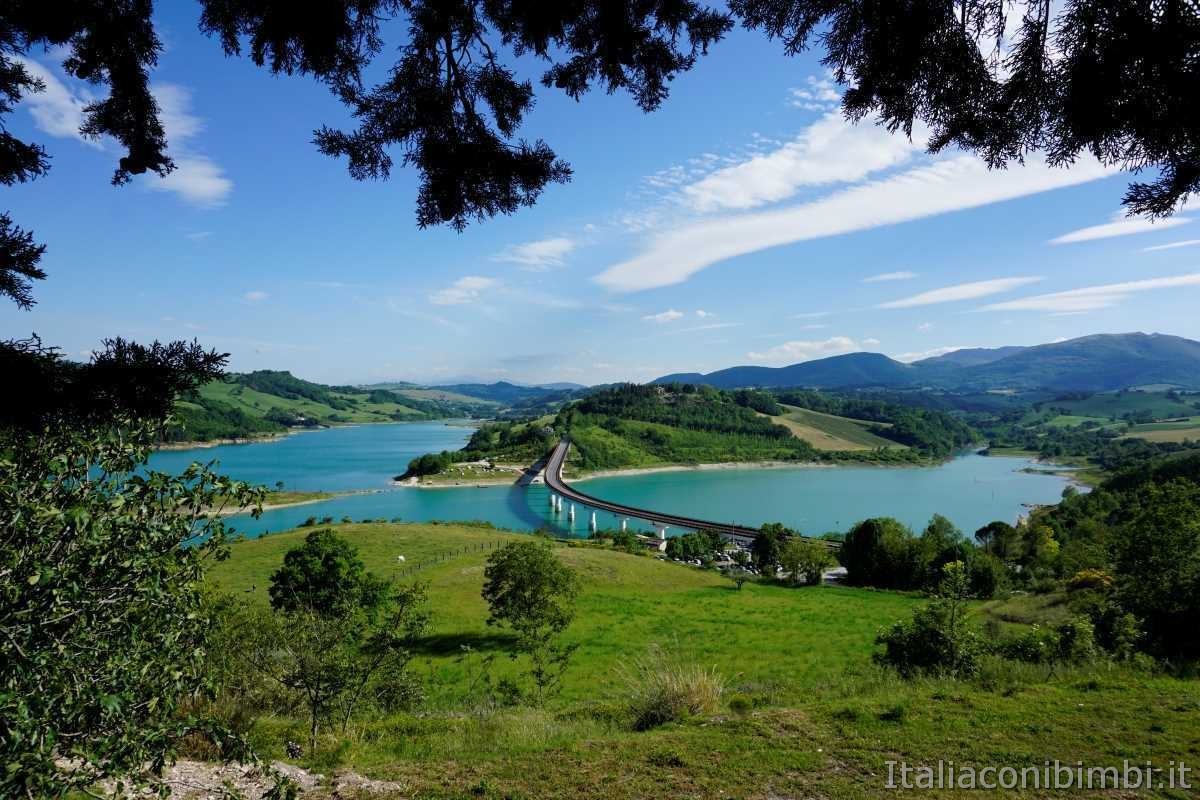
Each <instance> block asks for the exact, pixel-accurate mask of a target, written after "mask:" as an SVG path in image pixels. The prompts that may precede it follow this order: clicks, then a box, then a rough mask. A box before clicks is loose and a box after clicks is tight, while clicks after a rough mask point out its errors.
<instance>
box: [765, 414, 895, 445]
mask: <svg viewBox="0 0 1200 800" xmlns="http://www.w3.org/2000/svg"><path fill="white" fill-rule="evenodd" d="M784 408H785V409H787V413H786V414H784V415H783V416H779V417H771V421H772V422H774V423H775V424H776V425H782V426H784V427H786V428H787V429H788V430H790V431H791V432H792V433H793V434H794V435H795V436H796V438H798V439H803V440H804V441H806V442H808V443H809V444H811V445H812V446H813V447H815V448H817V449H818V450H843V451H846V450H876V449H878V448H880V447H895V448H903V447H904V445H902V444H897V443H896V442H893V441H890V440H888V439H884V438H883V437H881V436H877V435H875V434H874V433H872V432H871V431H870V427H871V425H872V424H874V423H870V422H863V421H861V420H856V419H849V418H848V417H837V416H834V415H833V414H822V413H821V412H820V411H810V410H808V409H806V408H797V407H796V406H784ZM880 427H884V428H886V427H887V425H886V423H881V424H880Z"/></svg>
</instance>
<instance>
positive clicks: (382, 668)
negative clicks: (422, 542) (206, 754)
mask: <svg viewBox="0 0 1200 800" xmlns="http://www.w3.org/2000/svg"><path fill="white" fill-rule="evenodd" d="M428 623H429V612H428V608H427V602H426V589H425V587H424V586H423V585H420V584H417V585H413V586H407V587H403V588H401V589H399V590H398V591H397V592H396V593H395V594H394V595H393V596H392V597H390V598H387V599H386V601H385V602H383V603H381V604H380V605H379V606H377V607H376V608H375V609H374V615H369V614H368V613H367V611H366V609H364V608H362V607H359V608H353V607H340V608H339V610H338V611H337V613H322V612H321V611H318V610H317V609H315V608H313V607H311V606H309V607H304V606H298V607H291V608H287V609H281V610H277V611H275V612H274V613H265V612H264V613H263V614H255V613H253V612H252V611H251V612H249V613H245V614H243V615H242V617H241V618H240V619H238V620H236V622H235V624H234V626H233V630H232V632H231V634H229V635H227V636H226V638H227V639H228V640H229V641H230V643H231V644H232V643H237V644H238V645H240V647H241V649H240V650H239V651H238V654H237V658H239V659H240V660H242V661H244V662H245V663H246V664H247V665H248V666H249V667H250V668H251V669H255V670H257V671H259V672H261V673H263V674H265V675H267V676H269V677H270V678H271V679H272V680H273V681H275V682H276V683H277V684H278V685H280V686H283V687H285V688H287V689H289V690H291V691H293V692H295V693H296V694H298V695H299V698H300V701H301V702H302V703H303V705H304V707H305V709H306V710H307V712H308V721H309V746H310V747H316V742H317V736H318V734H319V733H320V732H321V729H322V726H323V725H325V724H335V723H340V724H341V726H342V730H343V731H344V730H345V729H346V727H347V725H348V724H349V722H350V720H351V718H353V716H354V714H355V713H356V712H357V711H358V710H359V709H361V708H362V707H363V706H374V707H376V708H378V709H379V710H381V711H391V710H394V709H395V708H398V707H401V706H402V705H403V704H404V697H405V696H408V697H411V696H412V694H414V693H415V692H413V691H412V689H413V685H412V682H411V680H410V678H409V676H408V675H407V674H406V672H405V670H406V668H407V666H408V664H409V662H410V661H411V660H412V653H413V650H412V648H413V645H414V644H415V643H416V642H417V640H418V639H420V637H421V636H422V634H423V633H424V631H425V629H426V627H427V625H428Z"/></svg>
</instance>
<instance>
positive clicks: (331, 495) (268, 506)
mask: <svg viewBox="0 0 1200 800" xmlns="http://www.w3.org/2000/svg"><path fill="white" fill-rule="evenodd" d="M382 491H383V489H352V490H348V491H344V492H322V494H324V495H326V496H325V497H314V498H311V499H309V500H297V501H295V502H294V503H263V507H262V510H263V511H264V512H266V511H275V510H277V509H280V508H295V507H297V506H308V505H313V504H314V503H326V502H329V501H330V500H336V499H337V498H339V497H350V496H351V495H356V494H379V493H380V492H382ZM249 513H250V512H249V510H248V509H245V508H239V509H226V510H225V511H222V512H221V516H222V517H233V516H237V515H238V514H249Z"/></svg>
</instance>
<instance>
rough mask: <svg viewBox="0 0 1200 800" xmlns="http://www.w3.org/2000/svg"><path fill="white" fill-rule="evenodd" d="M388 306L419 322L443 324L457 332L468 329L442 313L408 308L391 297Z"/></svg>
mask: <svg viewBox="0 0 1200 800" xmlns="http://www.w3.org/2000/svg"><path fill="white" fill-rule="evenodd" d="M387 307H388V310H389V311H391V312H392V313H393V314H397V315H399V316H401V317H407V318H408V319H415V320H417V321H418V322H432V323H434V324H435V325H441V326H442V327H444V328H449V329H450V330H452V331H454V332H455V333H466V331H467V329H466V327H465V326H463V325H460V324H459V323H457V322H455V321H454V320H450V319H446V318H445V317H443V316H441V315H440V314H430V313H429V312H427V311H417V310H415V309H411V308H406V307H405V306H404V305H402V304H401V303H399V302H397V301H396V300H393V299H390V298H389V299H388V300H387Z"/></svg>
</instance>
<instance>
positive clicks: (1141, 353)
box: [653, 333, 1200, 392]
mask: <svg viewBox="0 0 1200 800" xmlns="http://www.w3.org/2000/svg"><path fill="white" fill-rule="evenodd" d="M653 382H654V383H675V382H678V383H697V384H707V385H709V386H715V387H717V388H720V389H733V388H738V387H746V386H761V387H773V386H776V387H778V386H795V387H808V388H815V389H843V388H845V389H849V388H888V389H899V388H921V387H929V388H936V389H945V390H951V391H987V390H998V389H1013V390H1033V389H1053V390H1060V391H1091V392H1099V391H1109V390H1113V389H1124V388H1128V387H1131V386H1145V385H1151V384H1168V385H1171V386H1176V387H1179V388H1183V389H1200V342H1196V341H1193V340H1191V339H1184V338H1182V337H1180V336H1169V335H1166V334H1161V333H1152V334H1146V333H1118V334H1096V335H1093V336H1083V337H1080V338H1078V339H1070V340H1068V341H1065V342H1054V343H1051V344H1041V345H1036V346H1033V347H997V348H971V349H964V350H956V351H954V352H951V353H947V354H945V355H942V356H937V357H934V358H926V359H923V360H921V361H915V362H913V363H911V364H904V363H902V362H899V361H895V360H893V359H891V358H888V357H887V356H885V355H882V354H880V353H849V354H847V355H842V356H832V357H830V358H822V359H817V360H815V361H805V362H803V363H800V364H793V365H791V366H788V367H757V366H743V367H730V368H728V369H723V370H718V371H717V372H710V373H708V374H707V375H705V374H701V373H697V372H683V373H676V374H673V375H664V376H663V377H661V378H657V379H656V380H655V381H653Z"/></svg>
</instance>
